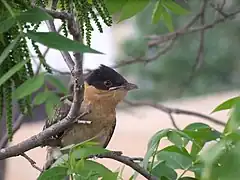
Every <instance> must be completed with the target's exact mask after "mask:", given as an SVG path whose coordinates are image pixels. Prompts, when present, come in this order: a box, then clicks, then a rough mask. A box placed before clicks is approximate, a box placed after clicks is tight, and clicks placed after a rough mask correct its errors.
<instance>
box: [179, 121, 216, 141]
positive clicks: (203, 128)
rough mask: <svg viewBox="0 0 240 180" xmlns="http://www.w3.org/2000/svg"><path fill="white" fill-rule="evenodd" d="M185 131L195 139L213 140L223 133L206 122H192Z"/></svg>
mask: <svg viewBox="0 0 240 180" xmlns="http://www.w3.org/2000/svg"><path fill="white" fill-rule="evenodd" d="M183 132H184V133H186V134H187V135H188V136H190V137H191V138H193V139H195V140H197V141H198V140H202V141H205V142H207V141H212V140H216V139H218V138H220V137H221V133H220V132H218V131H216V130H215V129H212V128H211V127H210V126H208V125H207V124H204V123H192V124H190V125H188V126H187V127H185V128H184V129H183Z"/></svg>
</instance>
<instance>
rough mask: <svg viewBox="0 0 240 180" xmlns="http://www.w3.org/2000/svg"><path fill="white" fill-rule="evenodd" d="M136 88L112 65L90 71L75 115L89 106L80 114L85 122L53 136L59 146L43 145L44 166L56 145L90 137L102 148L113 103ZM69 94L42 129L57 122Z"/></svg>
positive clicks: (57, 149) (54, 155) (52, 158)
mask: <svg viewBox="0 0 240 180" xmlns="http://www.w3.org/2000/svg"><path fill="white" fill-rule="evenodd" d="M137 88H138V87H137V86H136V85H135V84H132V83H129V82H128V81H127V80H126V79H125V78H124V77H123V76H121V75H120V74H119V73H117V72H116V71H115V70H113V69H112V68H110V67H108V66H105V65H100V67H99V68H97V69H95V70H93V71H92V72H91V73H90V75H88V76H87V77H86V79H85V81H84V87H83V89H84V93H83V98H82V104H81V108H80V110H79V114H81V113H82V112H84V111H85V110H86V109H87V108H89V107H90V110H91V112H90V113H89V114H87V115H86V116H85V117H84V120H87V121H89V122H90V123H89V124H82V123H76V124H74V125H73V126H72V127H71V128H69V129H66V130H65V131H64V132H62V133H60V134H59V135H57V137H55V138H57V139H58V140H59V141H60V144H59V146H55V147H53V146H52V147H50V146H49V147H47V161H46V164H45V167H44V169H47V168H49V167H50V166H51V164H52V163H53V162H54V161H55V160H56V159H57V158H58V157H59V155H60V148H61V147H64V146H67V145H71V144H77V143H81V142H83V141H86V140H89V139H92V140H93V141H95V142H98V143H99V145H100V146H102V147H103V148H105V147H106V146H107V145H108V143H109V141H110V139H111V137H112V135H113V132H114V129H115V126H116V106H117V105H118V103H119V102H120V101H122V100H123V99H124V97H125V96H126V95H127V92H128V91H130V90H133V89H137ZM71 102H72V97H71V96H69V97H68V98H65V99H64V98H63V100H62V102H61V104H60V105H59V106H58V107H57V108H56V109H55V112H54V115H53V118H52V119H47V121H46V123H45V128H47V127H49V126H51V125H52V124H54V123H56V122H58V121H61V120H62V119H63V118H65V117H66V116H67V114H68V112H69V110H70V107H71Z"/></svg>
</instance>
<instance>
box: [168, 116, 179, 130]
mask: <svg viewBox="0 0 240 180" xmlns="http://www.w3.org/2000/svg"><path fill="white" fill-rule="evenodd" d="M168 115H169V118H170V120H171V122H172V125H173V127H175V128H176V129H177V130H180V128H179V127H178V126H177V124H176V122H175V119H174V118H173V115H172V114H171V113H168Z"/></svg>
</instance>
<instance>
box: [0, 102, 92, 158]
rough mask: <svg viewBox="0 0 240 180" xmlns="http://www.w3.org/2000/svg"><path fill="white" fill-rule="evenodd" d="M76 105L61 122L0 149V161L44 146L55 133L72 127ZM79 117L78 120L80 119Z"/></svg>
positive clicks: (75, 115)
mask: <svg viewBox="0 0 240 180" xmlns="http://www.w3.org/2000/svg"><path fill="white" fill-rule="evenodd" d="M75 106H76V105H75V104H74V105H72V108H71V109H70V111H69V114H68V115H67V117H66V118H64V119H63V120H61V121H60V122H58V123H56V124H53V125H52V126H50V127H49V128H46V129H45V130H44V131H42V132H40V133H38V134H37V135H34V136H32V137H30V138H28V139H26V140H24V141H22V142H20V143H18V144H16V145H13V146H10V147H7V148H3V149H0V160H3V159H6V158H9V157H14V156H19V155H22V154H23V153H24V152H26V151H28V150H30V149H33V148H36V147H38V146H42V145H46V143H47V140H48V139H49V138H50V137H51V136H54V135H56V134H57V133H59V132H61V131H63V130H65V129H66V128H68V127H69V126H71V125H73V124H74V123H75V122H74V121H72V120H73V119H75V117H77V112H78V111H77V110H78V109H76V107H75ZM86 114H87V113H83V114H82V115H81V116H80V117H84V116H85V115H86ZM80 117H79V118H80Z"/></svg>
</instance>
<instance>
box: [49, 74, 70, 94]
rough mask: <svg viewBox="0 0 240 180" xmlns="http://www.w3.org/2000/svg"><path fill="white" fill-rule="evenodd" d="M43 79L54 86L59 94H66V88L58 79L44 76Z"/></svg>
mask: <svg viewBox="0 0 240 180" xmlns="http://www.w3.org/2000/svg"><path fill="white" fill-rule="evenodd" d="M45 79H46V80H47V81H48V82H50V83H51V84H52V85H53V86H55V87H56V88H57V89H58V90H59V91H60V92H61V93H64V94H67V93H68V89H67V87H66V86H65V85H64V84H63V83H62V81H60V80H59V79H58V77H56V76H53V75H46V76H45Z"/></svg>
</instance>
